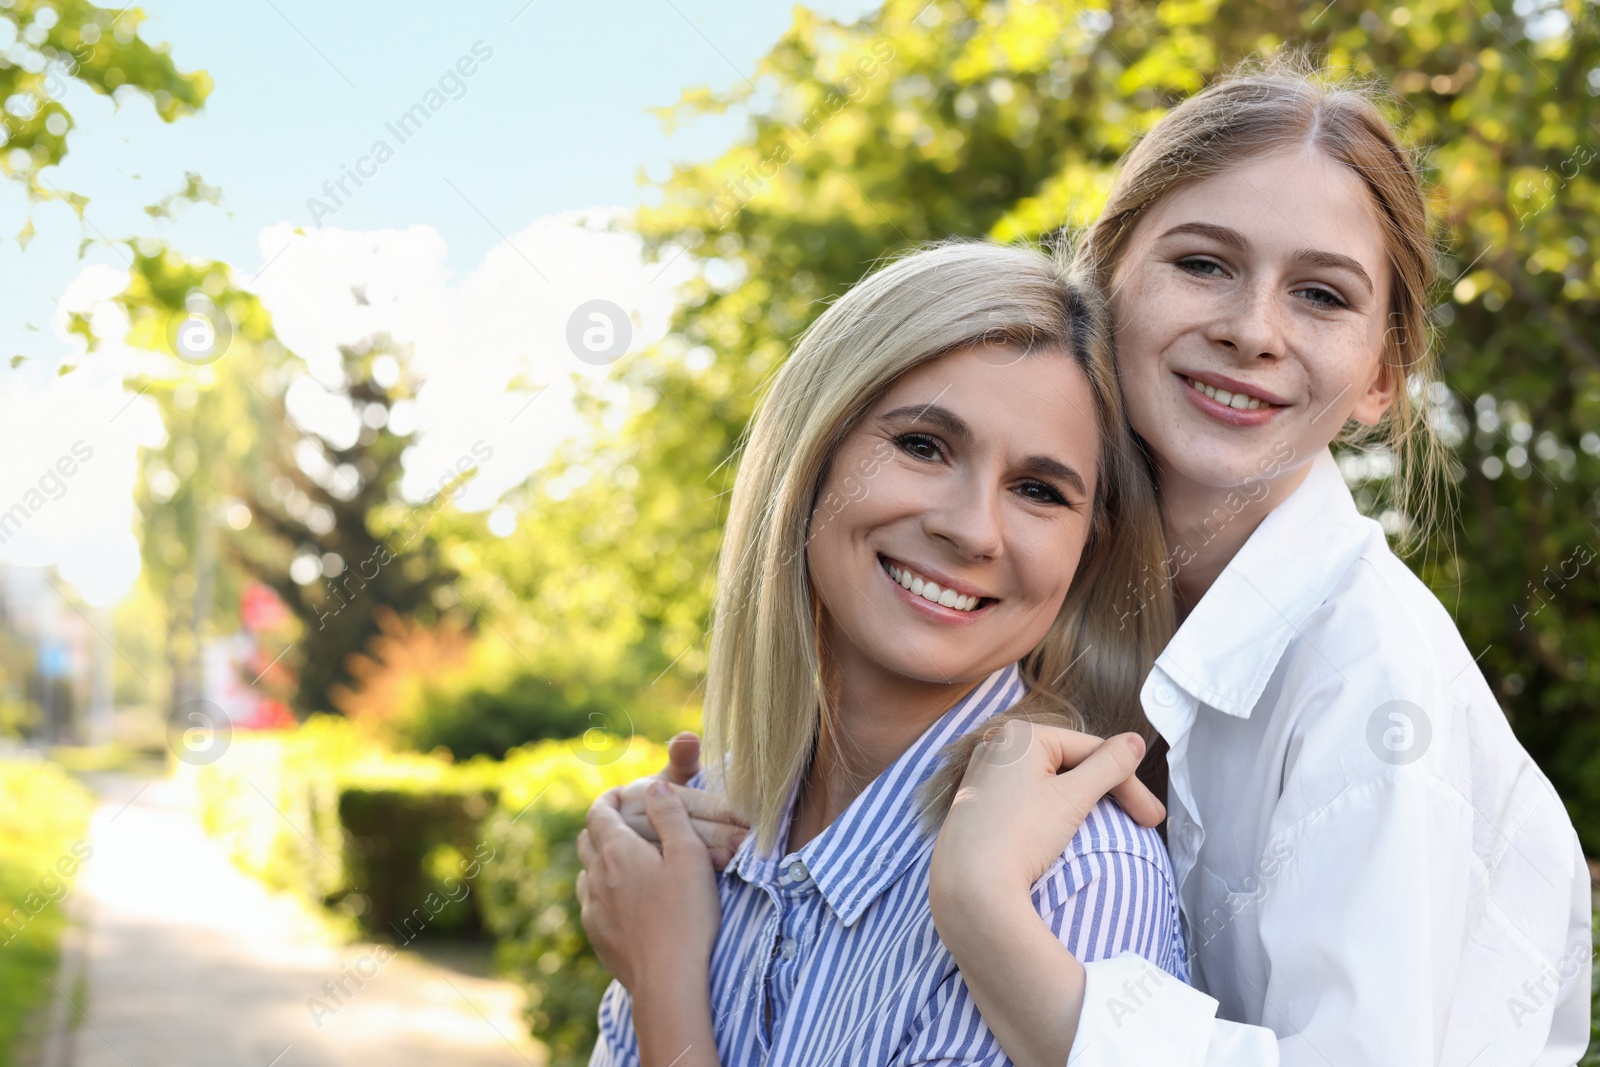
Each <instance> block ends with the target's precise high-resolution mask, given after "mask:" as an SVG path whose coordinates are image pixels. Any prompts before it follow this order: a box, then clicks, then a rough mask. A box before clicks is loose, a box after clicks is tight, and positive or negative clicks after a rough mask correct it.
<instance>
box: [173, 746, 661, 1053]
mask: <svg viewBox="0 0 1600 1067" xmlns="http://www.w3.org/2000/svg"><path fill="white" fill-rule="evenodd" d="M665 764H666V748H665V746H663V745H659V744H656V743H654V742H650V741H645V740H643V739H641V738H621V737H617V736H614V735H611V734H604V733H601V732H599V731H596V730H590V731H588V732H587V733H585V734H584V736H583V737H581V738H576V739H573V740H566V741H543V742H540V743H538V744H535V745H528V746H524V747H522V748H517V749H513V750H511V751H510V752H509V753H507V755H506V758H505V760H503V761H493V760H490V759H487V758H484V757H480V758H477V759H473V760H471V761H469V762H467V763H461V764H456V763H451V762H450V761H449V760H448V759H445V758H442V757H440V756H431V755H430V756H424V755H419V754H417V753H410V752H392V751H388V750H386V749H384V748H382V747H381V746H379V745H378V744H376V743H375V742H374V741H373V739H372V737H371V735H370V734H367V733H364V732H362V731H361V730H360V729H359V728H358V727H356V726H355V725H354V724H352V723H350V722H348V721H346V720H343V719H336V718H332V717H326V716H319V717H314V718H313V719H312V720H311V721H309V722H308V723H306V724H305V725H304V726H302V727H300V728H299V729H296V730H290V731H281V732H273V733H261V734H243V735H239V734H236V735H235V736H234V739H233V745H232V747H231V748H230V749H229V750H228V751H227V752H226V753H225V754H224V755H223V757H222V758H221V759H219V760H217V761H216V762H214V763H211V764H208V765H206V766H203V767H190V766H188V765H186V764H185V765H180V766H179V768H178V773H179V774H180V776H182V777H184V778H187V779H189V780H190V781H191V782H192V784H193V787H194V789H195V794H196V797H197V799H198V802H199V807H200V816H201V821H202V823H203V825H204V826H205V827H206V829H207V831H208V832H210V833H211V834H213V835H215V836H216V837H218V838H219V839H220V840H221V842H222V844H223V846H224V847H225V849H226V850H227V852H228V853H229V855H230V856H232V858H233V860H234V862H235V863H237V864H238V865H239V866H240V867H242V868H243V869H244V870H245V871H246V872H247V873H249V874H252V875H254V876H256V877H257V878H259V879H261V880H262V881H264V882H266V883H267V884H269V885H271V886H274V887H277V888H282V889H288V890H292V891H294V892H296V893H299V894H301V895H302V896H305V897H306V898H308V899H310V900H312V901H314V902H317V903H320V904H322V905H325V906H327V907H329V908H331V909H333V910H334V911H335V912H336V913H339V914H342V915H344V916H347V917H348V918H349V919H351V920H353V921H354V922H356V923H359V925H360V927H361V928H362V930H363V932H364V933H365V934H366V936H369V937H373V938H379V939H386V940H390V941H393V942H395V943H397V944H404V943H406V942H409V941H411V940H414V939H416V938H418V937H427V936H462V935H474V934H481V933H487V934H488V935H489V936H491V937H493V938H494V940H495V942H496V959H497V962H498V965H499V966H500V968H501V969H502V970H503V971H504V972H505V973H507V974H508V975H510V976H512V977H514V978H516V979H517V980H519V981H520V982H522V984H523V985H524V987H525V988H526V990H527V995H528V1022H529V1026H530V1029H531V1031H532V1033H533V1035H534V1036H535V1037H536V1038H538V1039H539V1040H541V1041H543V1042H544V1043H545V1044H546V1045H548V1046H549V1049H550V1054H551V1058H550V1067H565V1065H569V1064H581V1063H586V1062H587V1060H588V1055H589V1050H590V1049H591V1048H592V1046H593V1044H594V1040H595V1036H596V1011H597V1009H598V1008H599V1003H600V995H601V993H602V992H603V991H604V989H605V986H606V984H607V983H608V982H609V981H610V976H609V975H608V974H606V972H605V971H604V969H603V968H602V967H601V966H600V961H599V960H598V959H597V958H596V957H595V955H594V951H593V949H592V948H591V947H590V945H589V941H588V938H587V937H585V936H584V932H583V927H582V925H581V923H580V921H579V914H578V903H577V899H576V883H577V876H578V855H577V837H578V831H580V830H581V829H583V819H584V813H585V812H586V811H587V810H588V808H589V805H590V803H592V802H593V800H594V798H595V797H597V796H599V795H600V793H601V792H603V791H604V790H606V789H609V788H611V787H612V786H615V785H621V784H624V783H626V782H630V781H632V780H633V779H635V778H638V777H640V776H642V775H645V774H653V773H655V772H656V771H658V770H660V769H661V768H662V767H663V766H664V765H665Z"/></svg>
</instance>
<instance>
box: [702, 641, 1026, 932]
mask: <svg viewBox="0 0 1600 1067" xmlns="http://www.w3.org/2000/svg"><path fill="white" fill-rule="evenodd" d="M1023 692H1024V686H1023V683H1022V676H1021V673H1020V671H1018V669H1017V665H1016V664H1015V663H1012V664H1009V665H1007V666H1005V667H1002V668H1000V669H999V670H997V671H995V672H994V673H992V674H990V675H989V676H988V677H986V678H985V679H984V680H983V681H981V682H979V683H978V684H977V686H975V687H974V688H973V690H972V691H971V692H970V693H968V694H967V695H966V696H964V697H962V698H961V700H960V701H958V702H957V703H956V705H955V706H954V707H952V708H951V709H950V710H949V711H947V712H945V713H944V714H943V715H942V716H940V717H939V719H938V720H937V721H936V722H934V723H933V725H931V726H929V727H928V728H927V729H926V730H924V731H923V732H922V734H921V736H919V737H918V738H917V739H916V740H915V741H913V742H912V743H911V747H910V748H908V749H906V750H905V751H904V752H902V753H901V754H900V755H899V757H897V758H896V759H895V761H894V762H893V763H891V764H890V765H889V766H888V768H887V769H885V770H884V772H883V773H882V774H880V775H878V777H876V778H874V779H873V780H872V782H871V783H870V784H869V785H868V786H867V788H866V789H864V790H862V792H861V795H860V796H858V797H856V799H855V800H854V801H852V802H851V803H850V806H849V807H848V808H846V809H845V811H844V814H842V815H840V816H839V817H838V818H837V819H835V820H834V821H833V822H832V823H831V824H830V825H828V826H827V827H826V828H825V829H824V830H823V831H822V833H820V834H818V835H817V836H816V837H814V838H812V839H811V840H810V841H808V842H806V843H805V845H803V846H802V847H801V848H800V849H799V850H798V851H797V852H792V853H785V852H784V851H782V850H783V849H784V848H785V842H787V841H788V838H789V826H790V822H791V820H792V818H793V816H794V806H795V801H796V799H797V798H798V797H799V783H798V782H796V783H795V786H794V787H793V788H792V789H791V790H790V792H789V801H788V803H787V804H786V805H785V806H784V813H783V818H782V819H781V820H780V822H779V824H778V833H777V839H776V841H777V843H776V845H775V846H774V848H773V850H772V851H770V852H767V853H765V854H762V853H758V852H757V851H756V848H755V840H756V835H755V834H750V835H749V836H748V837H746V838H745V840H744V842H743V843H742V844H741V845H740V846H739V849H738V851H737V852H736V853H735V855H734V858H733V861H732V862H731V863H730V864H729V865H728V870H729V871H731V872H733V873H735V874H737V875H739V876H740V877H741V878H743V879H744V880H745V881H747V882H750V883H752V884H756V885H761V884H769V883H772V882H775V881H778V880H780V879H782V880H783V884H784V885H785V886H793V885H797V884H802V883H803V880H804V879H805V878H811V879H814V880H815V881H816V885H817V889H818V890H819V891H820V892H821V894H822V897H823V899H824V900H826V901H827V903H828V906H829V907H830V908H832V909H833V912H834V914H835V915H837V916H838V918H839V921H840V922H841V923H843V924H844V925H845V926H850V925H852V924H854V923H855V921H856V920H857V919H859V918H860V917H861V915H862V914H863V913H864V912H865V911H866V910H867V908H868V907H869V906H870V905H871V904H872V902H873V901H874V900H876V899H877V898H878V896H879V895H880V894H881V893H883V891H884V890H885V889H887V888H888V887H889V886H890V885H892V884H893V883H894V882H895V880H896V879H898V878H899V877H900V876H901V875H902V874H904V873H905V871H906V869H907V868H908V867H909V866H910V865H911V863H912V861H914V860H915V859H916V858H917V856H918V855H920V854H921V852H922V851H923V849H924V848H925V847H926V846H927V845H928V844H929V843H930V842H931V841H932V835H930V834H929V833H928V832H927V831H926V830H924V829H923V827H922V825H921V820H920V819H919V818H918V813H917V807H916V804H915V803H914V799H915V794H916V790H917V787H918V786H919V785H921V784H922V782H923V781H924V780H926V779H927V778H928V777H929V776H930V775H932V774H933V772H934V771H935V770H937V769H938V764H939V752H940V750H941V749H943V748H944V746H945V745H946V744H948V743H949V742H951V741H954V740H955V739H956V738H958V737H960V736H961V735H962V734H965V733H967V732H968V731H969V730H971V729H973V728H974V727H975V726H977V725H978V724H979V723H981V722H983V721H984V720H985V719H988V718H990V717H991V716H994V715H998V714H999V713H1000V712H1002V711H1005V710H1006V709H1008V708H1010V707H1011V706H1012V705H1013V704H1015V703H1016V702H1017V701H1018V700H1020V699H1021V698H1022V695H1023ZM796 862H798V863H799V864H800V865H801V872H802V878H801V879H799V880H795V879H793V877H792V875H791V873H790V872H791V871H792V870H793V869H794V864H795V863H796Z"/></svg>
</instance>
